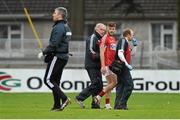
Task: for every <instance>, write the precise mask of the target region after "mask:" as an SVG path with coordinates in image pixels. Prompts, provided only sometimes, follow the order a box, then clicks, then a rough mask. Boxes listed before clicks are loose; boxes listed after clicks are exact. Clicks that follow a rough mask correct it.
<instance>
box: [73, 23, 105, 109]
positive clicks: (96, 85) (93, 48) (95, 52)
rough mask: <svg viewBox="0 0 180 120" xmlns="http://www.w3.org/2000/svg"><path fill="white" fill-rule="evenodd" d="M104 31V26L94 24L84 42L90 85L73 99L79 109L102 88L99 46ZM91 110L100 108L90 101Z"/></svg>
mask: <svg viewBox="0 0 180 120" xmlns="http://www.w3.org/2000/svg"><path fill="white" fill-rule="evenodd" d="M105 30H106V26H105V25H104V24H102V23H98V24H96V26H95V31H94V33H93V34H92V35H91V36H90V37H89V38H88V39H87V40H86V54H85V69H86V70H87V73H88V75H89V77H90V80H91V85H90V86H88V87H87V88H85V89H84V90H83V91H82V92H80V93H79V95H78V96H76V98H75V99H76V102H77V103H78V104H79V105H80V107H81V108H84V107H85V106H84V103H83V101H84V100H85V99H87V98H88V97H89V96H91V95H92V96H96V95H97V94H98V93H99V92H100V91H101V90H102V88H103V83H102V75H101V71H100V69H101V63H100V55H99V52H100V50H99V44H100V40H101V38H102V36H103V35H104V34H105ZM92 100H93V99H92ZM91 108H100V106H99V105H97V104H96V103H95V102H94V101H92V103H91Z"/></svg>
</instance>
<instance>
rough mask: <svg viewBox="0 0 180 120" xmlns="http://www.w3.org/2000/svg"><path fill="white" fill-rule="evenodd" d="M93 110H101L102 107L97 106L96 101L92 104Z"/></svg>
mask: <svg viewBox="0 0 180 120" xmlns="http://www.w3.org/2000/svg"><path fill="white" fill-rule="evenodd" d="M91 108H92V109H100V105H98V104H96V103H95V102H94V101H93V102H92V103H91Z"/></svg>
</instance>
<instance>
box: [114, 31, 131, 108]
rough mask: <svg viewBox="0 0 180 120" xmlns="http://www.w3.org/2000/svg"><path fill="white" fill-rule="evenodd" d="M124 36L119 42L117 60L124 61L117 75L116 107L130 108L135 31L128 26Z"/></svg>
mask: <svg viewBox="0 0 180 120" xmlns="http://www.w3.org/2000/svg"><path fill="white" fill-rule="evenodd" d="M123 37H124V38H122V39H120V40H119V41H118V44H117V48H116V50H117V52H116V54H117V56H118V57H116V60H120V61H122V62H124V63H125V64H124V65H123V68H122V72H121V73H120V74H118V75H117V78H118V84H117V86H116V99H115V106H114V109H121V110H128V107H127V102H128V99H129V97H130V95H131V93H132V91H133V87H134V84H133V80H132V77H131V73H130V70H132V66H131V65H130V63H131V47H130V41H131V40H133V37H134V32H133V31H132V30H131V29H129V28H127V29H125V30H124V32H123Z"/></svg>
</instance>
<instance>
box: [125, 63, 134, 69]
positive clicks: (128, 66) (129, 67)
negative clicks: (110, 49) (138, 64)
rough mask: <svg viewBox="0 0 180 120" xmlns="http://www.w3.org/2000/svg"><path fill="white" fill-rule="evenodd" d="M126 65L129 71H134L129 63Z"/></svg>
mask: <svg viewBox="0 0 180 120" xmlns="http://www.w3.org/2000/svg"><path fill="white" fill-rule="evenodd" d="M125 65H126V67H127V68H128V69H129V70H132V69H133V67H132V66H131V65H129V64H128V63H126V64H125Z"/></svg>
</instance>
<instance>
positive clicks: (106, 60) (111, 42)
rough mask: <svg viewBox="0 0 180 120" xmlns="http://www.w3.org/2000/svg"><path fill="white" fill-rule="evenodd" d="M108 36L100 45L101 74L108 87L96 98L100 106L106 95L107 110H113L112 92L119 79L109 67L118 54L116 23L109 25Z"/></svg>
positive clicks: (105, 36)
mask: <svg viewBox="0 0 180 120" xmlns="http://www.w3.org/2000/svg"><path fill="white" fill-rule="evenodd" d="M107 31H108V32H107V34H106V35H104V37H103V38H102V40H101V44H100V58H101V73H102V74H103V75H104V76H105V77H106V80H107V86H106V87H105V88H104V89H102V91H101V92H100V93H99V94H98V95H97V96H95V97H94V99H95V101H96V102H97V103H98V104H100V100H101V97H102V96H104V95H105V94H106V99H105V100H106V101H105V103H106V104H105V108H106V109H111V106H110V92H111V90H112V89H113V88H114V87H115V86H116V84H117V77H116V74H114V73H113V72H112V71H111V70H110V69H109V66H110V65H111V64H112V62H113V61H114V56H115V53H116V44H117V41H116V39H115V37H114V34H115V32H116V23H114V22H109V23H108V24H107Z"/></svg>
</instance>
